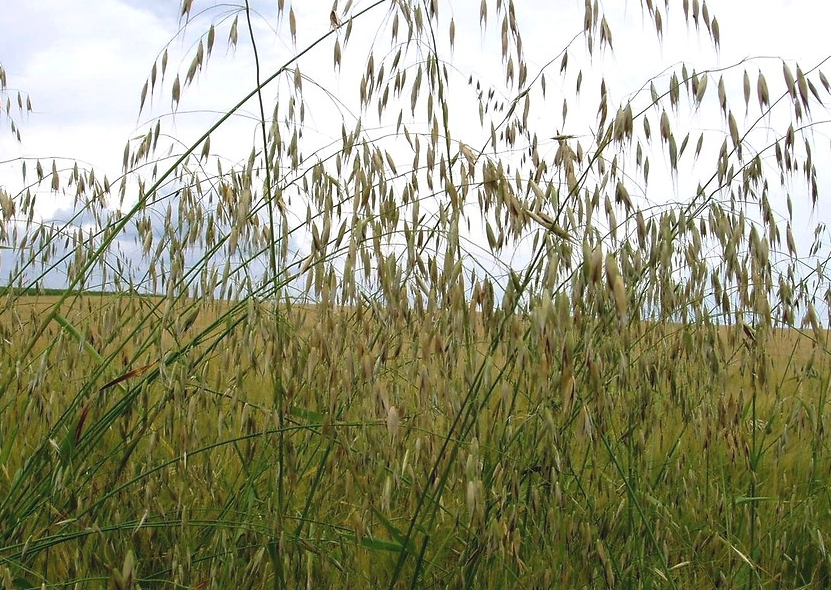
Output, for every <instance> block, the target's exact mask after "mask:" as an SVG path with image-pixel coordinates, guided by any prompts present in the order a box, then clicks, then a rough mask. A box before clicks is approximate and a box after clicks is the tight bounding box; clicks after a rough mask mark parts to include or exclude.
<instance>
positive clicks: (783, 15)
mask: <svg viewBox="0 0 831 590" xmlns="http://www.w3.org/2000/svg"><path fill="white" fill-rule="evenodd" d="M285 1H286V3H287V5H288V4H291V2H290V0H285ZM276 2H277V0H269V1H267V2H266V1H261V0H255V1H253V2H252V5H253V8H254V10H255V11H256V12H257V14H258V15H259V18H258V19H257V20H256V24H255V33H256V36H257V39H258V49H259V50H260V52H261V55H262V61H263V67H264V70H273V69H274V67H275V66H276V65H279V64H280V63H282V62H284V61H285V60H287V59H289V58H290V57H291V56H292V55H293V53H294V51H295V47H298V48H302V47H305V46H306V44H308V43H309V42H311V41H312V40H313V39H316V38H317V37H318V36H319V35H320V34H322V33H325V32H326V31H327V30H329V24H328V13H329V10H330V9H331V7H332V4H331V2H329V1H320V0H307V1H304V2H295V3H294V10H295V14H296V19H297V23H298V39H297V43H296V45H295V44H293V43H292V42H291V40H290V38H288V35H287V28H288V27H287V26H286V23H285V22H283V23H279V22H277V11H276ZM656 3H657V4H658V5H662V4H663V3H662V2H660V1H658V0H656ZM177 4H178V3H177V2H176V1H174V0H71V1H67V0H32V1H27V2H22V1H16V0H3V9H2V11H3V18H2V19H0V64H2V65H3V67H4V69H5V70H6V73H7V77H8V84H9V88H8V89H7V90H8V92H9V94H10V95H11V96H14V95H15V93H16V92H17V91H18V90H20V91H23V92H25V93H26V94H28V96H29V97H30V98H31V101H32V104H33V108H34V110H33V112H32V113H30V114H28V115H24V116H17V118H16V122H17V123H18V125H19V127H20V130H21V134H22V142H21V143H20V144H17V143H16V142H14V141H13V140H12V138H11V137H10V134H9V133H8V132H7V126H6V123H5V121H3V122H2V125H3V126H2V127H0V186H5V187H6V188H7V190H9V191H10V192H12V193H13V192H14V189H15V188H19V187H20V178H19V170H20V162H21V160H19V158H41V159H43V160H44V161H51V160H52V159H53V158H61V159H65V160H59V161H62V162H69V161H71V160H76V161H78V162H79V163H81V164H82V165H86V166H91V167H95V169H96V170H100V171H101V173H102V174H107V175H108V176H109V177H110V178H117V177H118V176H119V174H120V169H121V159H122V153H123V149H124V145H125V142H126V141H127V140H128V139H129V138H131V137H135V136H138V135H142V134H144V133H145V132H146V130H147V128H148V126H149V125H152V124H153V122H154V117H155V116H163V117H165V118H164V122H165V125H168V131H169V132H171V133H175V135H176V137H177V138H179V139H181V140H182V141H183V142H188V141H190V140H193V139H194V138H196V137H198V135H199V133H200V132H201V131H202V130H203V129H204V128H205V126H206V124H210V123H211V122H212V121H213V120H215V119H216V118H217V116H218V114H219V113H221V112H223V111H224V110H225V109H227V108H229V107H230V106H231V105H233V104H235V103H236V102H237V101H238V100H239V99H240V98H241V97H242V96H244V95H245V94H246V93H247V92H248V91H249V90H250V89H251V88H252V80H253V79H254V78H253V75H254V74H253V69H252V66H251V60H250V59H249V57H250V44H249V43H248V41H247V40H246V35H245V34H244V31H243V30H242V26H241V27H240V29H241V30H240V38H241V40H240V43H239V46H238V47H237V48H236V50H230V51H229V50H228V49H227V48H226V45H225V38H224V37H223V38H219V35H227V27H228V24H229V20H228V18H229V17H228V15H230V14H231V12H232V9H231V8H228V6H229V5H226V4H221V3H219V2H215V1H213V0H210V1H203V0H195V1H194V8H193V10H192V11H191V15H192V19H193V20H192V22H190V23H185V24H183V23H182V22H181V21H180V20H179V11H178V9H177ZM343 4H344V3H343V2H341V6H340V8H342V7H343ZM368 4H369V2H368V0H357V1H355V2H354V3H353V7H352V10H353V11H357V10H360V9H361V8H363V7H365V6H367V5H368ZM516 4H517V13H518V14H517V16H518V18H519V20H520V28H521V30H522V32H523V40H524V46H525V53H526V55H527V57H528V60H529V63H530V64H531V65H532V66H534V65H536V66H541V65H543V64H544V63H546V62H547V61H548V60H550V59H552V57H553V56H555V55H557V54H558V53H559V52H560V51H561V50H562V48H563V47H564V46H565V45H566V44H567V42H568V40H569V39H571V38H572V36H573V35H574V34H575V33H577V32H579V24H580V19H581V17H582V4H583V2H582V1H579V2H578V1H577V0H556V1H543V0H517V1H516ZM640 4H641V2H639V1H638V0H619V1H615V2H605V3H604V8H605V9H606V10H607V14H608V15H609V20H610V24H611V25H612V28H613V31H614V52H613V53H610V54H609V53H607V54H604V56H603V57H602V58H600V59H599V60H598V64H596V66H597V68H599V70H598V71H602V75H603V76H604V78H605V79H606V80H608V81H610V87H611V88H613V89H614V92H615V94H614V98H616V99H623V98H625V97H627V96H631V95H633V94H634V93H635V92H636V91H638V90H639V89H640V88H641V86H642V85H643V83H644V82H645V81H646V80H648V79H649V78H651V77H653V76H655V75H657V74H660V73H661V72H663V71H665V70H666V68H667V67H669V66H672V65H674V64H677V63H678V62H680V61H685V62H688V63H693V64H696V67H698V68H699V69H705V68H715V67H722V66H728V65H732V64H735V63H738V62H740V61H741V60H743V59H745V58H749V57H752V58H756V59H755V60H754V61H753V62H752V64H751V65H749V66H748V70H749V71H750V72H751V73H753V76H754V79H755V73H756V72H758V71H759V70H760V69H762V70H764V71H766V72H767V71H770V72H772V73H771V74H770V75H769V76H768V79H769V80H774V79H775V80H776V82H775V84H777V85H778V86H782V81H781V60H780V58H784V59H786V60H788V62H789V63H792V64H793V63H795V62H798V63H800V64H801V65H802V67H803V69H805V70H807V69H808V68H810V67H813V66H815V65H816V64H818V63H820V62H821V61H822V60H823V59H824V58H825V57H826V56H827V53H828V50H827V48H826V47H825V46H826V45H827V44H826V43H824V40H825V39H827V30H826V29H827V23H828V22H831V3H828V2H827V0H711V1H710V2H707V5H708V7H709V10H710V12H711V14H713V15H716V17H717V18H718V21H719V24H720V31H721V50H720V52H718V53H716V52H714V51H712V49H711V48H710V47H709V45H708V42H707V40H706V39H702V38H700V37H699V36H697V35H696V34H695V32H694V31H690V30H688V29H685V28H684V25H683V18H682V15H681V11H680V7H681V1H680V0H679V1H678V2H673V3H672V7H671V10H670V14H669V16H668V18H667V21H668V25H667V31H666V34H665V35H664V39H663V41H662V42H661V43H659V42H658V41H656V38H655V34H654V31H653V29H652V26H653V25H652V23H650V22H648V21H647V20H646V19H645V18H644V17H643V16H642V13H641V6H640ZM440 6H441V7H442V8H441V10H442V11H444V15H445V16H447V15H448V14H450V15H452V16H453V18H454V21H455V23H456V27H457V32H456V46H455V49H454V53H453V56H452V57H453V62H454V64H455V65H456V67H457V68H458V69H459V71H460V72H462V73H464V74H467V73H468V72H471V73H473V74H475V75H476V76H477V77H481V78H483V79H485V80H488V79H489V78H491V77H492V76H493V75H494V73H495V71H494V70H493V69H490V68H488V67H486V64H487V63H488V61H487V59H485V58H484V57H483V56H488V55H490V56H491V57H493V56H497V58H498V47H494V46H493V44H492V40H493V39H498V36H496V37H485V36H483V35H482V34H481V33H480V32H479V28H478V27H479V24H478V22H477V16H478V1H474V0H462V1H461V2H453V3H452V5H450V3H441V4H440ZM223 7H224V8H223ZM203 10H204V11H206V12H205V14H202V15H201V16H200V14H201V13H202V11H203ZM383 17H384V10H381V11H378V16H377V17H371V18H370V19H369V22H370V23H372V22H374V23H375V24H374V25H373V24H369V25H368V28H366V29H361V32H360V33H359V34H357V35H355V37H354V38H353V39H351V40H350V44H351V46H350V49H351V50H353V51H354V54H355V55H356V56H360V57H358V59H356V60H354V62H353V63H344V65H343V66H342V68H341V71H340V72H339V73H333V72H332V44H333V42H334V37H333V38H332V39H330V40H328V41H327V42H326V43H324V44H322V45H321V47H320V48H319V49H318V50H315V51H313V52H312V53H311V54H310V55H309V56H308V57H307V58H306V59H305V61H303V62H302V64H303V65H302V67H303V68H304V73H305V74H307V75H309V76H310V77H311V78H313V79H323V80H327V82H326V83H327V84H328V85H329V86H328V88H330V90H331V91H332V92H333V93H334V96H335V98H337V99H343V101H344V103H343V104H341V105H340V108H347V107H350V108H352V109H353V112H355V111H356V109H354V104H355V98H356V96H355V90H354V79H355V78H354V75H355V73H356V72H358V71H360V69H361V67H362V66H363V63H364V62H363V61H361V60H362V59H365V55H366V51H368V50H369V49H370V46H371V44H372V42H373V38H372V34H371V31H372V30H373V27H376V28H377V27H380V26H382V24H383ZM372 18H376V21H372ZM212 21H213V22H217V23H218V29H217V30H218V31H221V32H220V33H219V34H218V40H217V42H216V46H215V49H214V57H213V58H212V60H211V63H210V64H209V65H208V67H207V68H206V69H205V71H202V72H200V73H199V74H198V75H197V80H196V83H195V84H194V86H193V87H191V88H190V89H189V90H188V92H187V93H186V94H185V98H184V99H183V101H182V103H181V105H180V106H179V113H178V114H177V115H176V116H175V117H170V115H169V114H166V113H169V110H170V106H171V103H170V89H169V84H168V86H166V87H165V88H164V89H163V90H162V92H161V93H157V94H156V95H155V96H153V97H152V98H151V99H149V101H148V102H149V104H148V106H147V107H145V111H144V112H143V113H142V114H141V115H139V112H138V107H139V96H140V92H141V88H142V85H143V84H144V82H145V80H146V79H147V77H148V74H149V72H150V68H151V66H152V65H153V63H154V61H156V60H157V59H158V58H159V56H160V54H161V51H162V50H163V49H164V48H165V46H169V48H170V52H171V61H170V66H169V67H170V69H171V71H179V72H181V73H182V74H184V71H186V70H187V67H188V63H189V60H190V55H192V52H193V50H194V47H195V39H196V36H195V34H196V33H199V32H201V31H203V30H204V29H205V28H206V26H207V25H208V24H209V23H210V22H212ZM241 25H242V22H241ZM182 26H186V27H189V31H190V33H193V34H190V33H189V32H187V31H186V34H185V35H184V36H177V34H178V33H179V31H180V27H182ZM222 26H224V27H225V28H222ZM491 26H494V25H491ZM275 30H277V31H279V32H278V33H277V34H275V33H274V31H275ZM368 32H369V34H368ZM488 39H490V40H491V41H488ZM168 44H169V45H168ZM383 49H384V51H386V50H387V48H386V47H384V48H383ZM824 49H825V52H823V50H824ZM345 61H348V60H345ZM826 69H828V68H826ZM553 70H554V72H556V67H555V68H553ZM737 72H738V74H737V75H739V76H740V75H741V69H738V70H737ZM829 73H831V72H829ZM595 76H597V75H596V74H595ZM465 77H466V76H465ZM587 79H588V82H586V85H585V88H588V89H590V90H586V91H585V92H596V88H597V86H596V84H597V78H596V77H595V78H594V79H592V78H590V77H589V76H588V75H587ZM551 80H554V81H556V76H555V75H552V76H551ZM168 82H169V79H168ZM490 82H491V83H497V84H498V83H499V82H500V80H499V79H498V78H496V79H491V80H490ZM773 84H774V83H773V82H771V85H772V86H773ZM736 88H737V89H738V88H740V86H737V87H736ZM773 90H774V89H773V88H772V91H773ZM350 97H351V98H350ZM732 100H733V102H735V103H736V104H739V103H740V102H741V100H742V99H741V93H740V91H738V93H737V94H735V97H733V98H732ZM319 101H320V102H319V106H317V107H316V108H312V109H310V110H311V113H310V116H309V121H310V123H309V127H310V133H314V132H317V133H318V134H319V135H320V137H321V138H322V139H324V140H325V138H327V137H328V138H332V139H338V138H339V137H340V121H341V117H342V116H343V111H339V110H338V106H337V105H336V104H335V100H334V99H333V98H331V97H326V96H325V95H323V94H322V93H321V96H320V99H319ZM586 102H587V104H588V105H590V106H592V107H594V106H596V97H595V96H592V98H591V100H590V101H586ZM332 107H335V108H332ZM247 108H248V112H253V108H254V105H253V104H252V105H250V106H249V107H247ZM572 108H573V109H575V110H574V111H571V112H575V113H576V114H575V115H569V117H570V118H571V122H572V125H573V127H570V126H569V125H566V127H568V128H565V129H559V128H558V129H555V130H552V134H553V133H555V132H562V133H578V134H580V133H586V131H587V129H586V126H585V125H581V124H580V116H581V115H580V106H579V104H578V105H577V106H576V107H572ZM465 116H471V117H472V113H469V112H464V111H461V110H460V111H459V114H458V117H460V118H463V117H465ZM534 117H535V119H534V124H536V125H538V126H542V127H544V126H546V125H549V124H550V125H552V126H553V125H554V124H553V123H549V122H548V120H547V119H546V116H545V114H540V113H534ZM367 118H368V119H371V117H370V116H367ZM475 119H476V118H475V117H473V118H472V119H471V125H473V121H475ZM589 119H590V120H591V119H593V113H592V117H589ZM462 124H464V123H462ZM700 125H701V126H702V127H704V128H706V127H709V126H710V125H711V123H710V122H709V121H707V120H703V121H700ZM712 126H717V122H715V121H714V122H712ZM347 127H349V126H347ZM254 132H255V129H254V126H253V124H252V123H251V121H250V120H248V121H245V120H244V118H241V119H240V120H239V123H238V124H237V125H236V126H233V125H232V126H231V127H229V128H228V129H227V131H226V132H225V134H224V135H219V136H218V137H217V138H214V139H212V149H213V150H214V151H217V152H219V153H225V154H226V156H227V158H228V161H231V162H233V161H239V160H241V159H243V158H244V157H245V156H246V155H247V151H248V150H250V146H251V143H252V139H253V138H254ZM825 145H826V146H827V145H828V142H827V141H825ZM553 149H554V148H553V147H552V148H551V151H550V152H549V153H550V154H553ZM66 206H67V205H66V203H62V202H60V200H58V199H55V198H51V199H49V198H44V199H42V200H41V201H40V203H39V207H40V208H39V211H41V212H42V214H43V216H44V218H50V217H53V216H56V215H58V216H59V215H60V211H62V210H64V208H65V207H66ZM801 213H803V214H804V215H805V217H804V222H805V223H806V224H807V223H815V222H816V221H818V220H821V221H825V220H826V219H828V220H829V221H831V216H829V215H826V216H825V217H823V215H825V214H823V213H822V212H821V211H808V210H805V211H801ZM806 227H807V226H806ZM803 238H804V239H807V238H805V237H804V236H800V240H802V239H803ZM804 248H805V249H807V246H804ZM0 273H2V274H4V275H5V271H3V270H2V269H0Z"/></svg>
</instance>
